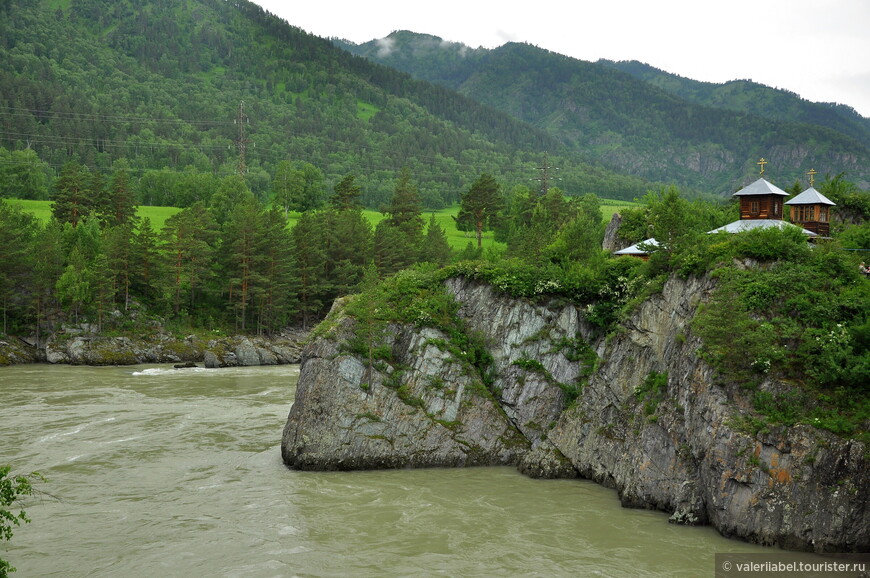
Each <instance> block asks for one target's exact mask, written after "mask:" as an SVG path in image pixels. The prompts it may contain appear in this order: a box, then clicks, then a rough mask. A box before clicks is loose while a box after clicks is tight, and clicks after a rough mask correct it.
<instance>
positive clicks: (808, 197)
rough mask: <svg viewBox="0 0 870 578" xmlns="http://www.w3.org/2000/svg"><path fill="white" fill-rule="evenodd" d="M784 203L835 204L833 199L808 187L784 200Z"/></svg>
mask: <svg viewBox="0 0 870 578" xmlns="http://www.w3.org/2000/svg"><path fill="white" fill-rule="evenodd" d="M785 204H786V205H836V204H837V203H835V202H834V201H832V200H831V199H829V198H828V197H826V196H825V195H823V194H822V193H820V192H819V191H817V190H816V189H814V188H813V187H810V188H808V189H807V190H805V191H804V192H802V193H801V194H799V195H798V196H796V197H795V198H793V199H789V200H787V201H786V202H785Z"/></svg>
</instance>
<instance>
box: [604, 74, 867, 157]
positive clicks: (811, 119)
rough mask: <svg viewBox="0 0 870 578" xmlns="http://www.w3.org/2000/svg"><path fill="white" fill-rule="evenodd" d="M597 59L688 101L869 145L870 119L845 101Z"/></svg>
mask: <svg viewBox="0 0 870 578" xmlns="http://www.w3.org/2000/svg"><path fill="white" fill-rule="evenodd" d="M598 62H599V64H603V65H604V66H609V67H612V68H615V69H617V70H621V71H623V72H627V73H629V74H631V75H632V76H634V77H636V78H639V79H641V80H643V81H646V82H649V83H650V84H652V85H654V86H657V87H659V88H661V89H663V90H665V91H667V92H670V93H672V94H674V95H676V96H678V97H680V98H682V99H684V100H686V101H689V102H694V103H696V104H701V105H704V106H712V107H715V108H724V109H728V110H734V111H738V112H748V113H751V114H757V115H759V116H763V117H765V118H768V119H770V120H777V121H785V122H799V123H807V124H815V125H818V126H825V127H828V128H831V129H834V130H836V131H838V132H842V133H844V134H847V135H850V136H853V137H855V138H856V139H858V140H859V141H861V142H862V143H863V144H864V145H867V146H870V118H865V117H863V116H861V115H860V114H858V112H857V111H856V110H855V109H854V108H852V107H850V106H847V105H845V104H834V103H826V102H810V101H809V100H806V99H804V98H801V96H800V95H798V94H795V93H794V92H791V91H788V90H785V89H782V88H771V87H769V86H765V85H763V84H759V83H757V82H753V81H751V80H730V81H728V82H724V83H721V84H717V83H714V82H702V81H699V80H692V79H690V78H685V77H682V76H679V75H676V74H672V73H670V72H666V71H664V70H660V69H658V68H655V67H653V66H650V65H649V64H644V63H643V62H639V61H637V60H631V61H620V62H614V61H611V60H604V59H602V60H599V61H598Z"/></svg>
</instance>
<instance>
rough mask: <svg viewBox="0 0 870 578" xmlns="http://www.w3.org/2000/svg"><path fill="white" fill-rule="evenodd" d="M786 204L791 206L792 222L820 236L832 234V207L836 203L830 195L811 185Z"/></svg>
mask: <svg viewBox="0 0 870 578" xmlns="http://www.w3.org/2000/svg"><path fill="white" fill-rule="evenodd" d="M785 204H786V205H788V206H789V210H790V214H789V218H790V219H791V222H792V223H794V224H796V225H800V226H801V227H803V228H804V229H807V230H809V231H812V232H813V233H816V234H817V235H819V236H820V237H830V236H831V207H833V206H835V205H836V203H834V202H833V201H832V200H830V199H829V198H828V197H826V196H825V195H823V194H822V193H820V192H819V191H817V190H816V189H814V188H813V187H810V188H808V189H807V190H805V191H804V192H802V193H801V194H799V195H797V196H796V197H794V198H793V199H789V200H788V201H786V202H785Z"/></svg>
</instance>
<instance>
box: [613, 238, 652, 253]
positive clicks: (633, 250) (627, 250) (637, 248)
mask: <svg viewBox="0 0 870 578" xmlns="http://www.w3.org/2000/svg"><path fill="white" fill-rule="evenodd" d="M641 245H648V246H650V247H658V246H659V242H658V241H656V240H655V239H647V240H646V241H641V242H640V243H635V244H634V245H632V246H631V247H626V248H625V249H620V250H619V251H614V252H613V254H614V255H647V254H648V253H649V251H645V250H643V249H641V248H640V246H641Z"/></svg>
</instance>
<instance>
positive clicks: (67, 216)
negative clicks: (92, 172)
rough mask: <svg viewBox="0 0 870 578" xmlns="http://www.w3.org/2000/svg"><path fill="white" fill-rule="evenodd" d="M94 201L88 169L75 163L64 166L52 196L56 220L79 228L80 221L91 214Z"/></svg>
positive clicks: (52, 210) (52, 209) (52, 211)
mask: <svg viewBox="0 0 870 578" xmlns="http://www.w3.org/2000/svg"><path fill="white" fill-rule="evenodd" d="M93 201H94V199H93V195H92V193H91V190H90V178H89V173H88V170H87V168H85V167H83V166H81V165H79V164H78V163H76V162H73V161H69V162H67V163H66V164H64V165H63V168H62V169H61V171H60V177H59V178H58V179H57V182H56V183H55V185H54V194H53V195H52V205H51V213H52V215H54V218H55V219H57V220H58V221H60V222H61V223H70V224H72V226H73V227H77V226H78V224H79V221H81V220H82V219H83V218H84V217H85V215H88V214H90V212H91V208H92V206H93Z"/></svg>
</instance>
